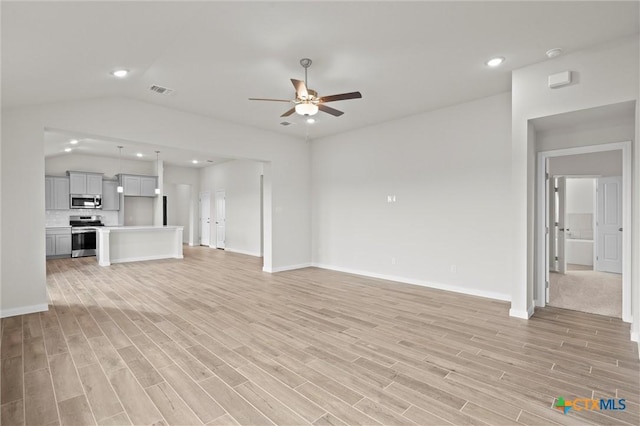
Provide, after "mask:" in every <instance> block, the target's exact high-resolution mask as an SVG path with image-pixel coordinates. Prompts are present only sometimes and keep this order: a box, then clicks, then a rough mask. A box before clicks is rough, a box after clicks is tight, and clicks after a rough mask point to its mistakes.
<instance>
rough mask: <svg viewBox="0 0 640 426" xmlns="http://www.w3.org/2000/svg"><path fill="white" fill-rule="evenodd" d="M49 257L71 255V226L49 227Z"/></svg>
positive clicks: (47, 244) (47, 239)
mask: <svg viewBox="0 0 640 426" xmlns="http://www.w3.org/2000/svg"><path fill="white" fill-rule="evenodd" d="M45 239H46V255H47V258H54V257H70V256H71V228H70V227H61V228H47V231H46V235H45Z"/></svg>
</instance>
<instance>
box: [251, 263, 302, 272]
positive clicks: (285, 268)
mask: <svg viewBox="0 0 640 426" xmlns="http://www.w3.org/2000/svg"><path fill="white" fill-rule="evenodd" d="M310 266H313V265H311V263H300V264H298V265H288V266H279V267H277V268H267V267H263V268H262V270H263V271H264V272H269V273H276V272H284V271H293V270H294V269H302V268H309V267H310Z"/></svg>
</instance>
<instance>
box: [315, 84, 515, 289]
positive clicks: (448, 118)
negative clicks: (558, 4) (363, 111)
mask: <svg viewBox="0 0 640 426" xmlns="http://www.w3.org/2000/svg"><path fill="white" fill-rule="evenodd" d="M510 111H511V110H510V94H508V93H504V94H500V95H496V96H492V97H489V98H484V99H480V100H477V101H473V102H469V103H465V104H461V105H457V106H453V107H450V108H446V109H442V110H438V111H433V112H429V113H424V114H420V115H415V116H412V117H408V118H403V119H400V120H395V121H391V122H387V123H383V124H380V125H377V126H372V127H367V128H364V129H361V130H357V131H352V132H349V133H345V134H341V135H337V136H333V137H328V138H324V139H320V140H317V141H314V142H312V190H313V198H312V207H313V208H312V212H313V213H312V215H313V219H312V236H313V252H312V253H313V261H314V264H316V265H318V266H321V267H325V268H330V269H336V270H344V271H351V272H356V273H360V274H365V275H371V276H381V277H387V278H392V279H396V280H399V281H404V282H411V283H417V284H423V285H429V286H434V287H440V288H446V289H450V290H454V291H460V292H465V293H471V294H477V295H482V296H488V297H493V298H498V299H505V300H508V299H509V298H510V293H511V288H510V283H511V280H510V275H509V273H506V272H505V271H509V265H510V264H511V240H510V235H509V232H505V220H506V219H507V217H508V215H509V211H508V205H509V200H510V198H509V178H510V173H511V167H510V154H509V146H510V136H511V126H510V117H511V113H510ZM388 195H395V196H396V200H397V201H396V202H395V203H388V202H387V196H388ZM454 270H455V272H454Z"/></svg>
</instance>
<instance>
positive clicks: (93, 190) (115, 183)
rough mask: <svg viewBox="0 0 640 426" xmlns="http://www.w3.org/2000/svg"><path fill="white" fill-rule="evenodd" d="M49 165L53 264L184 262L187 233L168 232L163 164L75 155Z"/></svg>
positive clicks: (49, 245)
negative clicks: (67, 260)
mask: <svg viewBox="0 0 640 426" xmlns="http://www.w3.org/2000/svg"><path fill="white" fill-rule="evenodd" d="M123 163H124V166H125V170H127V172H125V173H123V172H122V170H123ZM45 165H46V167H45V173H46V176H45V177H44V179H45V226H46V229H45V242H46V257H47V260H49V259H56V258H77V257H88V256H95V257H96V258H97V262H98V263H99V264H100V265H102V266H108V265H110V264H111V263H119V262H131V261H139V260H152V259H162V258H168V257H172V258H182V244H183V235H182V232H183V228H184V227H183V226H175V225H174V226H167V212H166V206H167V200H166V197H163V195H162V191H161V187H162V178H161V176H162V172H163V167H162V164H161V162H160V161H151V160H147V161H135V160H125V161H124V162H123V161H122V159H121V158H120V157H118V158H110V157H99V156H91V155H83V154H75V155H62V156H53V157H48V158H45ZM63 169H64V170H63ZM158 172H159V173H158ZM122 235H126V236H125V237H122ZM159 235H160V236H159ZM145 242H146V243H145Z"/></svg>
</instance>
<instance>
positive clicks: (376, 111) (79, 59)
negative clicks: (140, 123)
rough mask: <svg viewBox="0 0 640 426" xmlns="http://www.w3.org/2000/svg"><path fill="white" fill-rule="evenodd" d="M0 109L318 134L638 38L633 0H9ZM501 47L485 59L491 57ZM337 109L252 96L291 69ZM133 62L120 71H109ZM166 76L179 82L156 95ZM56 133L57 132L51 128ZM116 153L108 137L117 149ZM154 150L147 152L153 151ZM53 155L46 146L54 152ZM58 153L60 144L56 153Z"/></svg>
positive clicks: (452, 98)
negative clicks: (66, 109)
mask: <svg viewBox="0 0 640 426" xmlns="http://www.w3.org/2000/svg"><path fill="white" fill-rule="evenodd" d="M1 7H2V29H1V31H2V105H3V106H16V105H30V104H41V103H51V102H59V101H66V100H76V99H89V98H97V97H107V96H125V97H130V98H136V99H140V100H143V101H147V102H151V103H155V104H159V105H163V106H167V107H171V108H176V109H180V110H184V111H190V112H194V113H197V114H203V115H207V116H211V117H215V118H217V119H221V120H225V121H229V122H233V123H240V124H244V125H248V126H254V127H258V128H262V129H267V130H272V131H276V132H282V133H284V134H289V135H296V136H299V137H301V138H306V139H315V138H318V137H322V136H327V135H331V134H335V133H339V132H345V131H349V130H352V129H356V128H360V127H363V126H367V125H371V124H374V123H379V122H384V121H388V120H392V119H395V118H399V117H403V116H407V115H411V114H417V113H421V112H424V111H429V110H433V109H437V108H441V107H444V106H447V105H453V104H457V103H460V102H465V101H468V100H472V99H477V98H480V97H484V96H489V95H492V94H496V93H500V92H505V91H508V90H510V87H511V71H512V70H514V69H516V68H520V67H523V66H526V65H529V64H532V63H536V62H540V61H545V60H549V59H547V58H546V56H545V52H546V51H547V50H548V49H551V48H555V47H561V48H562V49H564V52H566V53H570V52H573V51H576V50H578V49H582V48H585V47H589V46H592V45H594V44H598V43H602V42H606V41H610V40H614V39H617V38H620V37H625V36H631V35H633V34H638V27H639V23H638V2H635V1H634V2H610V1H602V2H592V1H587V2H574V1H558V2H482V1H473V2H451V1H449V2H391V1H389V2H371V3H365V2H360V1H357V2H325V1H323V2H307V1H302V2H239V1H234V2H211V1H210V2H203V1H199V2H187V1H180V2H164V1H162V2H147V1H144V2H7V1H3V2H2V3H1ZM493 56H504V57H505V58H506V62H505V63H504V64H503V65H502V66H501V67H499V68H496V69H490V68H488V67H487V66H485V65H484V62H485V61H486V60H487V59H489V58H491V57H493ZM303 57H309V58H311V59H312V60H313V65H312V66H311V68H310V69H309V86H310V87H311V88H313V89H315V90H317V91H318V92H319V94H320V95H321V96H322V95H329V94H334V93H342V92H349V91H355V90H359V91H360V92H362V95H363V99H359V100H349V101H342V102H335V103H332V104H331V106H332V107H335V108H338V109H340V110H343V111H344V112H345V114H344V115H343V116H342V117H333V116H330V115H327V114H323V113H319V114H318V116H317V122H316V123H315V124H312V125H308V124H306V123H304V122H303V120H301V117H299V116H295V115H294V116H292V117H290V120H289V121H292V122H294V123H295V125H292V126H288V127H284V126H281V125H280V124H279V123H280V122H281V121H283V120H282V119H281V118H280V117H279V115H280V114H281V113H282V112H284V111H285V110H287V109H288V108H289V107H290V106H289V105H288V104H285V103H276V102H273V103H271V102H251V101H248V100H247V98H249V97H269V98H285V99H287V98H291V97H292V96H293V86H292V85H291V82H290V81H289V79H291V78H296V79H303V77H304V71H303V69H302V67H301V66H300V64H299V60H300V58H303ZM119 67H124V68H128V69H130V70H131V74H130V76H129V77H127V78H126V79H123V80H119V79H116V78H114V77H113V76H111V75H110V74H109V72H110V71H111V70H113V69H116V68H119ZM152 84H158V85H161V86H165V87H168V88H171V89H174V90H175V92H174V93H173V94H171V95H169V96H160V95H157V94H154V93H151V92H149V91H148V87H149V86H150V85H152ZM52 139H55V138H52ZM109 148H110V149H111V150H113V144H112V145H110V146H109ZM151 151H153V150H151ZM49 152H52V151H49ZM58 152H59V151H58Z"/></svg>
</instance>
